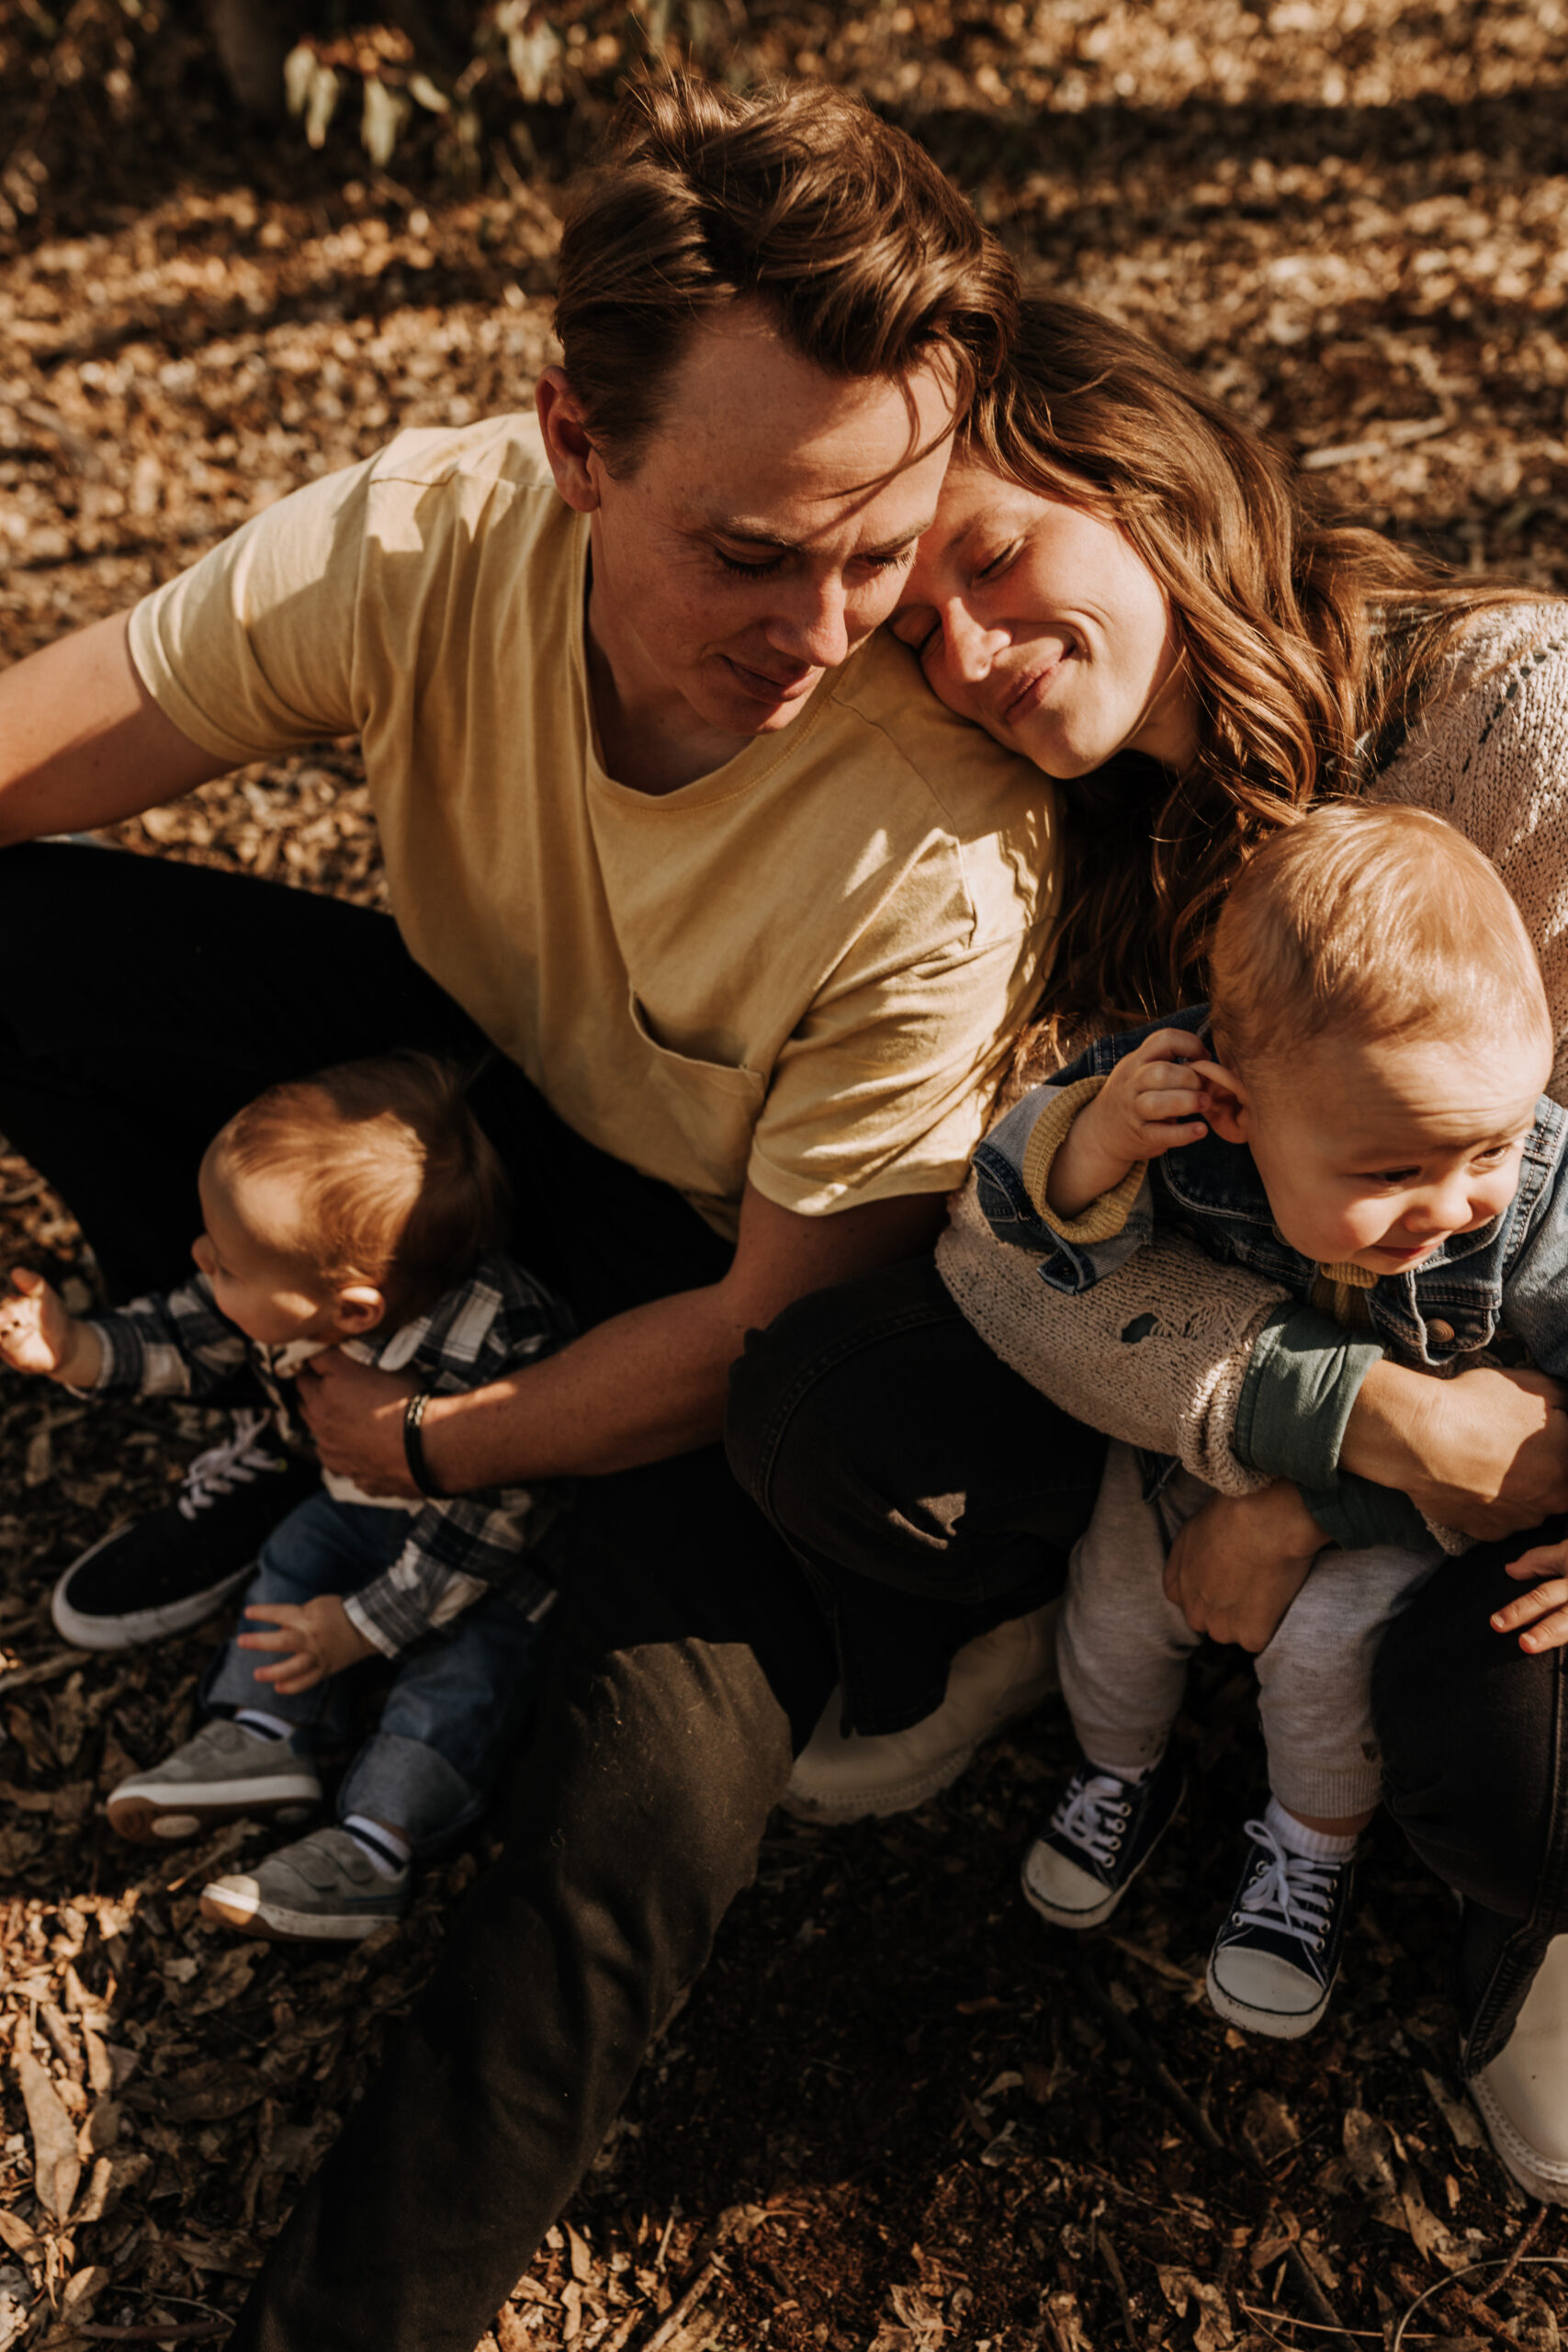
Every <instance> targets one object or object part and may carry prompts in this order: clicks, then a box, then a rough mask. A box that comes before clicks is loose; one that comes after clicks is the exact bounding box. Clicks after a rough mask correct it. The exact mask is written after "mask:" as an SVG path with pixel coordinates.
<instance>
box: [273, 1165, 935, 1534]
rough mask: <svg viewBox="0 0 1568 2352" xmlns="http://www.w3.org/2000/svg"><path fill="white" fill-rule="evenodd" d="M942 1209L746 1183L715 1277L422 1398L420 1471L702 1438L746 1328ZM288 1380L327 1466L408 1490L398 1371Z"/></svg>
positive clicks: (713, 1433)
mask: <svg viewBox="0 0 1568 2352" xmlns="http://www.w3.org/2000/svg"><path fill="white" fill-rule="evenodd" d="M942 1205H943V1204H942V1195H941V1194H940V1193H913V1194H909V1195H908V1196H906V1197H904V1198H902V1199H897V1200H891V1201H874V1202H872V1203H870V1204H867V1205H866V1206H865V1207H863V1208H852V1209H843V1210H841V1211H840V1213H839V1214H838V1215H837V1216H797V1215H796V1214H795V1211H794V1210H792V1209H781V1208H778V1207H775V1206H774V1204H773V1203H772V1202H771V1201H768V1200H766V1199H764V1197H763V1196H762V1194H761V1193H758V1192H756V1191H754V1190H752V1189H750V1187H749V1188H748V1190H747V1193H746V1196H745V1199H744V1201H743V1202H742V1204H741V1210H740V1238H739V1242H738V1244H737V1246H736V1251H735V1257H734V1260H733V1262H732V1263H731V1265H730V1268H729V1271H728V1273H727V1274H726V1275H725V1277H724V1279H723V1281H722V1282H718V1283H712V1284H711V1285H709V1286H708V1287H706V1288H705V1289H702V1290H688V1291H679V1292H677V1293H675V1295H673V1296H672V1297H670V1298H661V1299H656V1300H655V1301H653V1303H652V1304H651V1305H649V1306H638V1307H634V1308H633V1309H632V1310H631V1312H630V1313H629V1314H626V1315H617V1316H615V1317H612V1319H611V1320H610V1321H609V1322H607V1323H601V1324H598V1325H596V1326H595V1328H594V1329H592V1331H588V1332H586V1333H584V1335H583V1337H582V1338H581V1340H573V1341H572V1342H571V1344H570V1346H568V1347H565V1348H562V1349H561V1350H560V1351H559V1353H558V1354H556V1355H552V1356H546V1357H544V1358H542V1359H541V1360H540V1362H538V1363H532V1364H525V1366H524V1367H523V1368H522V1369H521V1370H520V1371H518V1372H514V1373H511V1374H508V1375H507V1377H506V1378H505V1379H504V1380H498V1381H495V1382H494V1383H492V1384H491V1386H489V1387H488V1388H475V1389H471V1390H469V1391H468V1394H467V1395H466V1396H461V1397H435V1398H433V1399H432V1401H431V1404H430V1406H429V1407H428V1408H427V1410H426V1413H425V1418H424V1424H423V1439H424V1453H425V1460H426V1463H427V1464H428V1466H429V1470H430V1474H431V1476H432V1477H433V1478H434V1479H435V1480H436V1481H437V1483H438V1484H439V1485H441V1486H442V1487H445V1488H446V1491H447V1492H449V1493H452V1494H460V1493H465V1492H468V1491H470V1490H471V1489H472V1488H474V1487H491V1486H508V1485H518V1484H526V1483H527V1481H528V1480H530V1479H537V1478H550V1477H570V1476H581V1475H584V1474H592V1473H594V1472H603V1471H607V1470H624V1469H629V1468H631V1467H632V1466H633V1465H634V1464H637V1463H641V1462H657V1461H660V1460H662V1459H663V1458H664V1457H665V1456H666V1455H669V1454H672V1453H685V1452H687V1451H688V1450H689V1449H690V1448H692V1447H694V1446H698V1445H707V1444H710V1443H712V1442H714V1441H715V1440H716V1438H717V1437H718V1435H719V1432H720V1430H721V1428H722V1426H723V1421H724V1407H725V1398H726V1394H727V1390H728V1375H729V1367H730V1365H731V1364H732V1363H734V1361H735V1359H736V1357H737V1356H738V1355H739V1353H740V1349H741V1343H742V1341H743V1340H744V1338H745V1335H746V1333H747V1332H748V1331H749V1330H751V1329H755V1328H757V1327H758V1326H760V1325H761V1324H765V1323H771V1322H772V1321H773V1317H774V1316H775V1315H778V1314H780V1313H781V1312H782V1311H783V1309H784V1307H786V1306H788V1305H789V1304H790V1302H791V1301H792V1300H793V1299H796V1298H802V1297H804V1296H805V1295H806V1294H807V1292H808V1291H813V1290H820V1289H822V1288H823V1287H824V1286H825V1285H826V1284H827V1283H835V1282H842V1281H843V1280H844V1279H845V1278H846V1277H847V1276H849V1275H851V1274H858V1273H864V1272H869V1271H870V1270H871V1269H872V1268H874V1267H876V1266H885V1265H891V1264H893V1263H894V1262H895V1261H897V1260H898V1259H900V1258H907V1257H910V1256H912V1255H913V1254H914V1253H915V1252H916V1251H917V1250H924V1249H927V1248H929V1247H930V1245H931V1241H932V1240H933V1239H934V1238H935V1236H936V1233H937V1231H938V1229H939V1228H940V1227H941V1224H942ZM310 1374H315V1375H316V1376H315V1377H314V1378H311V1377H310V1376H309V1375H310ZM299 1392H300V1397H301V1401H302V1403H303V1406H304V1410H305V1415H306V1418H307V1419H308V1420H309V1422H310V1429H311V1431H312V1434H313V1435H314V1437H315V1440H316V1442H317V1445H318V1446H319V1447H320V1449H321V1459H322V1460H323V1462H324V1463H325V1464H326V1465H327V1467H328V1469H330V1470H336V1471H341V1472H344V1474H346V1475H347V1476H350V1477H352V1478H354V1479H355V1480H356V1481H358V1483H359V1484H361V1485H362V1486H365V1487H368V1488H371V1489H372V1490H374V1489H379V1490H381V1491H383V1492H388V1493H393V1494H412V1492H413V1491H414V1489H413V1487H412V1485H411V1484H410V1482H409V1479H408V1476H407V1471H406V1467H405V1464H404V1461H403V1443H402V1410H403V1403H404V1400H405V1399H406V1397H408V1395H409V1393H410V1383H409V1382H408V1381H406V1380H402V1379H398V1378H396V1377H395V1376H393V1375H392V1374H388V1373H382V1372H377V1371H374V1370H372V1369H371V1368H370V1367H369V1366H368V1365H365V1364H357V1363H353V1362H351V1361H350V1360H349V1359H348V1358H346V1357H344V1356H341V1355H339V1354H337V1353H336V1352H335V1351H333V1352H331V1353H329V1354H327V1355H324V1356H318V1357H316V1358H314V1359H313V1360H312V1362H311V1363H310V1365H308V1366H307V1367H306V1373H305V1374H304V1375H302V1376H301V1379H300V1383H299Z"/></svg>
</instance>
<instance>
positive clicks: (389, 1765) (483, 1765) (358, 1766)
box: [202, 1494, 544, 1853]
mask: <svg viewBox="0 0 1568 2352" xmlns="http://www.w3.org/2000/svg"><path fill="white" fill-rule="evenodd" d="M408 1531H409V1514H408V1512H406V1511H401V1510H374V1509H372V1508H370V1507H369V1506H368V1505H367V1504H364V1503H340V1502H334V1501H333V1498H332V1497H331V1496H330V1495H325V1494H322V1495H312V1496H311V1497H310V1500H309V1501H308V1502H303V1503H301V1504H300V1505H299V1509H298V1510H292V1511H290V1512H289V1514H288V1518H287V1519H286V1520H284V1521H282V1522H281V1523H280V1524H279V1525H278V1526H277V1527H276V1528H275V1529H274V1531H273V1532H272V1534H271V1536H270V1537H269V1538H268V1540H267V1543H266V1545H265V1549H264V1550H263V1552H262V1555H261V1557H260V1559H259V1560H258V1561H257V1564H256V1574H255V1576H254V1577H253V1578H252V1580H251V1582H250V1584H249V1585H248V1586H247V1587H246V1589H245V1600H246V1602H247V1603H248V1602H250V1601H253V1600H255V1601H270V1600H283V1601H296V1602H298V1601H305V1600H315V1599H317V1598H318V1597H320V1596H321V1594H324V1593H334V1592H335V1593H349V1592H356V1591H357V1590H358V1589H359V1588H360V1586H361V1585H366V1584H368V1583H370V1581H371V1579H372V1578H373V1577H378V1576H379V1575H380V1573H381V1571H382V1570H383V1568H388V1567H389V1566H391V1564H392V1562H393V1561H394V1560H395V1559H396V1558H397V1556H398V1554H399V1553H400V1551H401V1550H402V1547H403V1544H404V1541H405V1540H406V1538H407V1535H408ZM543 1634H544V1627H543V1624H542V1623H539V1622H536V1621H532V1620H530V1619H529V1618H527V1617H525V1615H524V1614H523V1612H522V1611H521V1610H520V1609H514V1608H513V1605H512V1603H511V1602H510V1601H509V1600H506V1599H505V1597H504V1596H503V1595H502V1594H501V1593H490V1594H487V1596H486V1597H485V1599H484V1600H478V1601H476V1602H475V1603H474V1605H473V1607H472V1608H471V1609H468V1610H465V1611H464V1612H463V1614H462V1615H461V1616H460V1617H457V1618H455V1619H454V1620H453V1622H452V1623H451V1624H449V1625H444V1626H443V1627H442V1628H441V1630H440V1631H439V1632H438V1633H433V1634H429V1635H428V1636H427V1637H426V1639H425V1640H423V1642H421V1643H420V1644H419V1645H418V1646H417V1647H416V1648H414V1649H412V1650H411V1651H409V1652H407V1653H406V1654H405V1655H404V1656H403V1657H401V1658H400V1660H399V1663H398V1668H397V1676H396V1679H395V1680H394V1681H393V1684H392V1687H391V1689H390V1691H389V1692H388V1694H387V1701H386V1704H385V1706H384V1707H383V1708H382V1710H381V1722H380V1726H379V1728H378V1730H377V1731H376V1732H374V1733H373V1734H372V1735H371V1736H370V1738H369V1739H367V1741H366V1743H365V1746H364V1747H362V1748H361V1749H360V1751H359V1753H358V1755H357V1756H356V1757H355V1759H354V1762H353V1763H352V1764H351V1765H350V1766H349V1769H348V1770H347V1771H346V1772H345V1773H344V1778H343V1783H342V1786H341V1787H340V1788H339V1790H338V1798H337V1810H338V1818H339V1819H340V1820H342V1819H343V1818H344V1816H345V1815H348V1814H351V1813H362V1814H367V1815H369V1817H370V1819H371V1820H373V1821H385V1822H389V1823H391V1824H393V1825H394V1826H397V1827H398V1828H400V1829H401V1830H402V1832H403V1834H404V1836H405V1837H406V1838H408V1839H409V1841H410V1843H411V1844H412V1847H413V1849H414V1850H415V1852H416V1853H421V1852H429V1851H430V1850H432V1849H434V1848H436V1847H439V1846H441V1845H444V1844H446V1841H447V1840H448V1839H450V1838H454V1837H455V1836H457V1833H458V1831H460V1830H462V1829H465V1828H466V1827H467V1826H468V1823H469V1822H470V1821H472V1820H473V1819H474V1817H475V1815H477V1814H478V1813H479V1809H480V1807H481V1805H482V1804H484V1801H485V1798H486V1796H487V1795H488V1794H489V1792H490V1788H491V1783H492V1781H494V1779H495V1776H496V1773H497V1772H498V1771H499V1770H500V1768H501V1765H502V1759H503V1758H504V1757H505V1754H506V1751H507V1748H508V1747H509V1746H510V1744H511V1742H512V1741H513V1738H514V1737H515V1736H516V1733H517V1730H518V1728H519V1725H520V1724H521V1721H522V1718H523V1716H524V1714H525V1712H526V1711H527V1709H528V1707H529V1706H530V1704H531V1703H532V1702H533V1699H534V1697H535V1695H536V1690H537V1685H538V1679H539V1675H538V1668H539V1653H540V1646H541V1643H542V1640H543ZM272 1662H273V1653H271V1652H270V1651H266V1650H243V1649H240V1648H238V1647H237V1646H236V1645H235V1644H234V1643H233V1642H230V1643H229V1644H227V1645H226V1646H225V1647H224V1648H223V1649H222V1650H221V1651H220V1653H219V1655H218V1657H216V1658H215V1659H214V1660H213V1662H212V1665H211V1667H210V1668H209V1672H208V1676H207V1680H206V1682H205V1684H204V1686H203V1690H202V1702H203V1704H204V1706H205V1707H206V1709H207V1710H208V1712H209V1713H233V1712H235V1711H237V1710H238V1709H239V1708H241V1707H259V1708H261V1709H263V1710H264V1711H265V1713H267V1714H270V1715H280V1716H282V1717H283V1718H284V1720H285V1721H286V1722H288V1723H289V1724H293V1725H294V1726H295V1729H294V1732H293V1735H292V1736H293V1740H294V1744H295V1746H296V1747H300V1748H304V1749H312V1748H315V1747H322V1746H326V1745H330V1744H332V1743H333V1742H335V1741H338V1740H342V1739H343V1738H344V1737H345V1736H346V1735H347V1732H348V1728H349V1724H350V1720H351V1713H352V1709H351V1700H352V1695H353V1688H352V1687H353V1683H354V1681H355V1679H356V1678H357V1677H358V1675H359V1674H360V1672H361V1671H362V1669H361V1668H350V1669H349V1671H348V1672H347V1673H346V1674H333V1675H329V1676H328V1677H327V1678H326V1679H325V1680H324V1681H321V1682H318V1683H317V1684H316V1685H315V1686H314V1688H313V1689H311V1690H310V1691H299V1692H297V1693H296V1694H295V1695H294V1696H293V1697H286V1696H284V1695H283V1694H282V1693H281V1692H280V1691H276V1689H275V1688H274V1687H273V1685H272V1684H271V1683H269V1682H258V1681H257V1680H256V1668H258V1667H262V1666H266V1665H268V1664H270V1663H272ZM368 1663H369V1661H368V1660H367V1664H368Z"/></svg>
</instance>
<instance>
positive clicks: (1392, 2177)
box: [1344, 2107, 1399, 2197]
mask: <svg viewBox="0 0 1568 2352" xmlns="http://www.w3.org/2000/svg"><path fill="white" fill-rule="evenodd" d="M1344 2138H1345V2154H1346V2156H1347V2157H1348V2160H1349V2165H1350V2169H1351V2171H1352V2172H1353V2173H1354V2174H1355V2176H1356V2178H1357V2179H1358V2180H1359V2182H1360V2184H1361V2187H1362V2188H1365V2189H1380V2188H1381V2189H1382V2190H1383V2191H1384V2192H1385V2193H1386V2194H1387V2195H1389V2196H1390V2197H1393V2196H1396V2195H1397V2194H1398V2188H1399V2176H1398V2174H1397V2173H1396V2172H1395V2170H1394V2145H1393V2132H1392V2131H1390V2130H1389V2128H1388V2125H1387V2124H1386V2123H1383V2122H1382V2121H1380V2120H1379V2119H1378V2117H1377V2116H1375V2115H1369V2114H1368V2113H1367V2111H1366V2109H1365V2108H1362V2107H1350V2108H1347V2109H1346V2110H1345V2125H1344Z"/></svg>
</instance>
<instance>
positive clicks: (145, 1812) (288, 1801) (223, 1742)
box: [106, 1716, 321, 1846]
mask: <svg viewBox="0 0 1568 2352" xmlns="http://www.w3.org/2000/svg"><path fill="white" fill-rule="evenodd" d="M320 1803H321V1776H320V1775H319V1773H318V1772H317V1770H316V1768H315V1765H314V1764H313V1763H312V1762H311V1760H310V1758H309V1757H308V1756H301V1755H300V1754H299V1751H298V1749H297V1748H294V1747H290V1745H289V1743H288V1740H286V1739H264V1738H263V1737H262V1736H261V1735H260V1733H259V1732H254V1731H246V1730H245V1728H244V1726H243V1724H236V1723H231V1722H230V1721H229V1719H228V1717H227V1716H223V1717H220V1718H219V1719H217V1720H215V1721H214V1722H212V1723H209V1724H204V1725H203V1726H202V1728H201V1730H200V1731H198V1732H197V1735H196V1737H195V1738H194V1739H187V1740H186V1744H185V1746H184V1747H176V1748H175V1752H174V1754H173V1755H172V1756H171V1757H168V1758H166V1759H165V1760H164V1762H163V1763H162V1764H156V1765H154V1766H153V1768H152V1770H151V1771H150V1772H133V1773H132V1774H131V1776H130V1780H129V1781H121V1782H120V1784H119V1786H118V1789H116V1790H115V1791H114V1792H113V1793H112V1794H111V1795H110V1797H109V1800H108V1803H107V1808H106V1810H107V1814H108V1817H109V1827H110V1828H111V1829H112V1830H114V1831H115V1832H116V1834H117V1835H118V1836H119V1837H121V1838H130V1840H131V1842H132V1843H133V1844H134V1845H138V1846H151V1845H154V1844H157V1843H159V1842H161V1841H163V1840H164V1839H167V1840H169V1841H170V1842H171V1843H172V1842H174V1841H175V1840H176V1839H178V1838H197V1837H199V1836H200V1834H201V1832H202V1831H203V1830H204V1829H210V1828H211V1827H212V1826H213V1824H214V1823H215V1822H220V1821H236V1820H239V1819H240V1818H241V1817H242V1816H243V1815H251V1816H252V1817H253V1818H254V1819H257V1820H261V1819H264V1818H265V1816H266V1815H268V1814H273V1815H277V1816H278V1817H280V1818H281V1819H283V1820H285V1821H288V1820H295V1821H303V1820H304V1819H305V1817H306V1815H308V1814H309V1813H310V1809H311V1807H312V1806H313V1805H318V1804H320Z"/></svg>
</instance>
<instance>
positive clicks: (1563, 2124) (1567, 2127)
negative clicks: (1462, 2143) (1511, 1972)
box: [1468, 1935, 1568, 2205]
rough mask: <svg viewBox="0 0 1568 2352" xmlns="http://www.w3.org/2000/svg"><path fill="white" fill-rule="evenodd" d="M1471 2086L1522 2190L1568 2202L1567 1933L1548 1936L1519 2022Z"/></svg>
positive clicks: (1551, 2200)
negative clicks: (1542, 1956)
mask: <svg viewBox="0 0 1568 2352" xmlns="http://www.w3.org/2000/svg"><path fill="white" fill-rule="evenodd" d="M1468 2087H1469V2090H1470V2095H1471V2098H1472V2099H1473V2100H1474V2101H1475V2104H1476V2107H1477V2108H1478V2109H1479V2110H1480V2113H1481V2120H1482V2121H1483V2123H1484V2124H1485V2126H1486V2129H1487V2131H1489V2132H1490V2133H1491V2134H1492V2144H1493V2146H1494V2147H1495V2149H1496V2151H1497V2154H1498V2155H1499V2156H1500V2157H1501V2158H1502V2160H1503V2162H1504V2164H1505V2165H1506V2166H1507V2168H1508V2170H1509V2171H1510V2172H1511V2173H1512V2174H1513V2176H1514V2178H1515V2179H1516V2180H1517V2182H1518V2184H1519V2186H1520V2188H1523V2189H1525V2190H1527V2191H1528V2192H1529V2195H1530V2196H1531V2197H1539V2198H1540V2199H1542V2201H1543V2202H1544V2203H1546V2204H1548V2205H1568V1935H1563V1936H1553V1938H1552V1939H1551V1943H1550V1944H1549V1945H1548V1947H1547V1952H1546V1958H1545V1959H1544V1960H1543V1961H1542V1962H1541V1964H1540V1968H1539V1969H1538V1970H1537V1972H1536V1979H1535V1983H1534V1984H1533V1985H1531V1986H1530V1989H1529V1993H1528V1994H1527V1995H1526V1996H1525V2005H1524V2007H1523V2008H1522V2009H1521V2010H1520V2011H1519V2021H1518V2023H1517V2025H1516V2026H1515V2028H1514V2030H1513V2032H1512V2033H1511V2034H1510V2035H1509V2036H1508V2039H1507V2041H1506V2042H1505V2043H1504V2045H1503V2047H1502V2049H1501V2050H1500V2051H1499V2052H1498V2053H1497V2055H1496V2057H1495V2058H1494V2059H1493V2061H1492V2063H1491V2064H1490V2065H1487V2066H1483V2068H1482V2069H1481V2072H1480V2073H1479V2074H1478V2075H1472V2076H1471V2077H1470V2082H1469V2086H1468Z"/></svg>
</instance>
